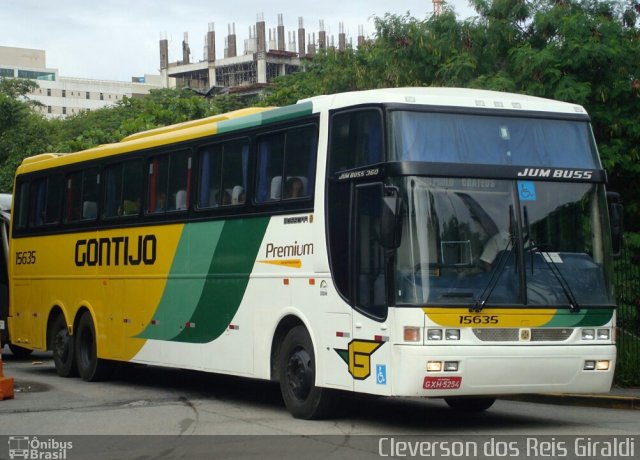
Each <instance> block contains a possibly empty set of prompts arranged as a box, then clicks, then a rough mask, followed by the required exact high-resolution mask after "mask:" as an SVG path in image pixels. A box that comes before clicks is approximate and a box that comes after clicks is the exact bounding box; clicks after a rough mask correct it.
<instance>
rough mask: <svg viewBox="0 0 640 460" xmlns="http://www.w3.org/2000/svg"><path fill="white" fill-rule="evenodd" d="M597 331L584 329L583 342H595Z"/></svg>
mask: <svg viewBox="0 0 640 460" xmlns="http://www.w3.org/2000/svg"><path fill="white" fill-rule="evenodd" d="M595 338H596V331H595V329H583V330H582V340H595Z"/></svg>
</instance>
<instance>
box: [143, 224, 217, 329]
mask: <svg viewBox="0 0 640 460" xmlns="http://www.w3.org/2000/svg"><path fill="white" fill-rule="evenodd" d="M223 227H224V221H214V222H202V223H194V224H186V225H185V226H184V227H183V230H182V234H181V235H180V241H179V243H178V247H177V249H176V254H175V256H174V259H173V262H172V264H171V271H170V274H169V279H168V280H167V283H166V284H165V288H164V292H163V294H162V298H161V299H160V303H159V305H158V308H157V310H156V312H155V314H154V316H153V318H152V319H153V320H155V321H154V324H150V325H148V326H147V327H146V328H145V330H144V331H142V332H141V333H140V334H139V335H138V337H139V338H144V339H158V340H171V339H172V338H173V337H175V336H176V335H178V334H179V333H180V331H181V330H182V327H183V326H184V325H185V323H187V322H188V321H189V319H190V318H191V316H192V315H193V313H194V311H195V310H196V307H197V306H198V302H199V300H200V297H201V295H202V290H203V289H204V284H205V281H206V278H207V274H208V273H209V268H210V267H211V259H212V257H213V253H214V251H215V249H216V246H217V245H218V241H219V240H220V235H221V234H222V229H223ZM194 248H197V250H194Z"/></svg>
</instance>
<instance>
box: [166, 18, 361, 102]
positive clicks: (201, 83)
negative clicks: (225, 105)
mask: <svg viewBox="0 0 640 460" xmlns="http://www.w3.org/2000/svg"><path fill="white" fill-rule="evenodd" d="M319 26H320V27H319V32H318V40H317V42H316V34H315V32H314V33H313V34H307V32H306V30H305V28H304V25H303V21H302V18H299V21H298V30H297V34H296V32H293V31H290V32H289V33H288V34H285V28H284V24H283V20H282V14H279V15H278V26H277V27H276V28H275V29H268V40H267V28H266V25H265V22H264V17H263V16H262V15H259V16H258V19H257V22H256V24H255V26H253V27H250V29H249V38H248V39H247V40H245V46H244V54H239V53H238V51H237V50H238V46H237V39H236V33H235V24H231V25H229V26H228V35H227V36H226V37H225V46H224V57H223V58H219V57H217V56H216V34H215V30H214V26H213V23H210V24H209V31H208V32H207V35H206V38H205V46H204V59H203V60H201V61H199V62H191V50H190V48H189V41H188V36H187V34H186V33H185V34H184V39H183V41H182V60H181V61H178V62H169V43H168V41H167V39H166V38H165V37H163V38H162V39H161V40H160V74H161V79H162V82H163V86H164V87H187V88H191V89H193V90H195V91H198V92H200V93H201V94H216V93H221V92H229V93H236V94H241V95H254V94H257V93H260V92H261V91H262V90H263V89H264V87H265V86H267V84H269V83H270V82H271V81H272V80H273V79H274V78H276V77H278V76H281V75H288V74H290V73H292V72H295V71H297V70H298V69H299V68H300V62H301V60H303V59H306V58H309V57H312V56H313V55H314V54H315V52H316V49H324V48H330V47H334V43H333V37H331V43H328V42H327V34H326V32H325V30H324V21H320V24H319ZM362 30H363V29H362V28H361V27H360V28H359V34H360V36H359V37H358V43H359V44H360V43H362V41H363V40H364V37H363V36H362ZM285 36H287V38H288V41H287V42H285ZM345 47H346V34H345V33H344V25H343V24H342V23H340V30H339V34H338V49H340V50H344V49H345Z"/></svg>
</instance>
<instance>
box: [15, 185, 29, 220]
mask: <svg viewBox="0 0 640 460" xmlns="http://www.w3.org/2000/svg"><path fill="white" fill-rule="evenodd" d="M16 190H17V191H18V193H17V197H16V206H15V209H16V210H17V215H16V216H15V228H18V229H22V228H26V227H27V222H28V217H29V182H23V183H21V184H20V185H18V187H16Z"/></svg>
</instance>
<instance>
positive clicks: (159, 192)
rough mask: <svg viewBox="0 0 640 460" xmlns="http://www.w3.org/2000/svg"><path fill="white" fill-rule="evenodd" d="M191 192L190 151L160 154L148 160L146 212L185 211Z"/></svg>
mask: <svg viewBox="0 0 640 460" xmlns="http://www.w3.org/2000/svg"><path fill="white" fill-rule="evenodd" d="M190 193H191V152H190V151H188V150H183V151H181V152H174V153H171V154H169V155H161V156H157V157H154V158H152V159H151V161H150V162H149V194H148V200H147V213H148V214H162V213H165V212H167V211H185V210H187V209H188V207H189V196H190Z"/></svg>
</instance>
